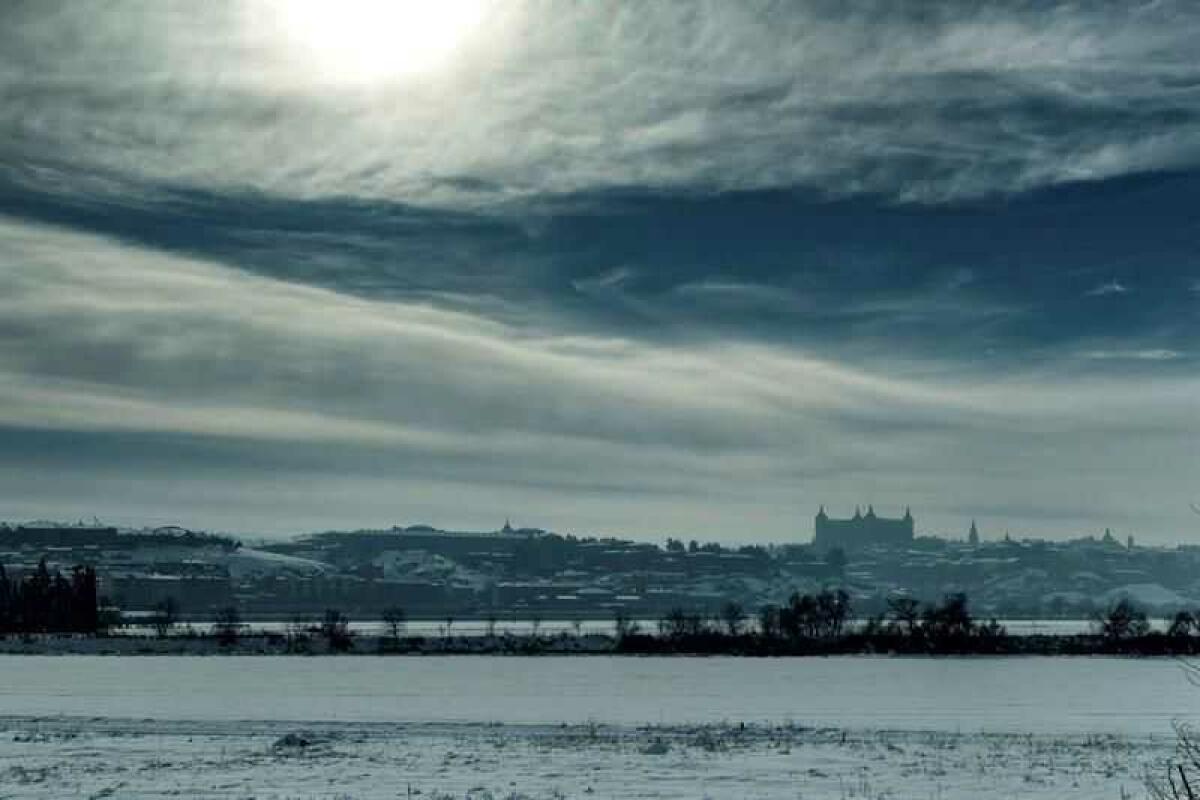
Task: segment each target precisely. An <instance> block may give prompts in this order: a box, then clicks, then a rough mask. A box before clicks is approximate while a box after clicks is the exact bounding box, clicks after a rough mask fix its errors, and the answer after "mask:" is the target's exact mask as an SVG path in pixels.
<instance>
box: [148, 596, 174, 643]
mask: <svg viewBox="0 0 1200 800" xmlns="http://www.w3.org/2000/svg"><path fill="white" fill-rule="evenodd" d="M178 621H179V601H178V600H176V599H175V598H174V597H165V598H163V599H162V600H160V601H159V603H158V605H156V606H155V607H154V614H153V615H152V616H151V617H150V624H151V625H153V626H154V632H155V633H157V634H158V637H159V638H160V639H161V638H163V637H165V636H166V635H167V633H168V632H170V630H171V628H173V627H175V623H176V622H178Z"/></svg>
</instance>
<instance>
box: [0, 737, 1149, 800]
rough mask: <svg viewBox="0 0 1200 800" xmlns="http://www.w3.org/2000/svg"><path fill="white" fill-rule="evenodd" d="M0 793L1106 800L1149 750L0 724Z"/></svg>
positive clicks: (1077, 743)
mask: <svg viewBox="0 0 1200 800" xmlns="http://www.w3.org/2000/svg"><path fill="white" fill-rule="evenodd" d="M0 739H2V740H3V746H2V747H0V796H5V797H31V798H33V797H37V798H59V797H139V798H140V797H256V798H263V799H266V798H343V797H355V798H357V797H362V798H396V797H418V798H425V799H426V800H432V799H433V798H448V797H454V798H473V799H474V800H482V798H517V797H520V798H704V797H712V798H780V799H781V800H782V799H783V798H787V800H797V798H838V799H840V798H1006V799H1009V798H1017V797H1031V798H1042V797H1044V798H1060V799H1061V798H1088V800H1095V799H1096V798H1105V797H1111V798H1114V799H1116V798H1121V797H1122V794H1121V793H1122V791H1124V792H1126V795H1127V796H1128V795H1132V796H1141V793H1142V789H1141V780H1142V776H1143V774H1144V772H1145V771H1146V769H1148V768H1152V767H1151V765H1152V763H1153V762H1155V761H1156V760H1161V759H1162V758H1163V757H1165V756H1166V755H1167V754H1168V752H1169V741H1168V740H1166V739H1163V738H1159V739H1147V740H1137V739H1130V738H1126V737H1120V736H1109V735H1106V736H1082V735H1073V736H1029V735H1017V734H953V733H936V732H894V731H852V730H840V729H829V728H825V729H806V728H801V727H796V726H758V725H750V726H747V727H745V728H742V727H740V726H720V725H710V726H670V727H642V728H630V727H623V726H620V727H619V726H604V725H573V726H511V725H480V724H469V723H458V724H441V725H439V724H430V723H425V724H420V723H414V724H402V723H398V724H388V723H369V724H366V723H312V724H308V725H289V724H283V723H279V722H270V723H264V722H258V723H255V722H212V721H209V722H200V721H173V722H162V721H144V720H115V719H78V718H55V719H47V718H7V719H3V720H0Z"/></svg>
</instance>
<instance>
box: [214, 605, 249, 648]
mask: <svg viewBox="0 0 1200 800" xmlns="http://www.w3.org/2000/svg"><path fill="white" fill-rule="evenodd" d="M241 634H242V615H241V614H239V613H238V610H237V606H226V607H225V608H222V609H221V610H220V611H218V612H217V615H216V617H215V618H214V620H213V635H214V636H215V637H216V638H217V643H218V644H221V645H235V644H237V642H238V639H239V638H240V637H241Z"/></svg>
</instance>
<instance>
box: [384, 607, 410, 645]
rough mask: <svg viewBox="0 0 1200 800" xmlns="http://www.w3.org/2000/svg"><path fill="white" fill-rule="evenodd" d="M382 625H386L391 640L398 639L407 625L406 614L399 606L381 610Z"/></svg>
mask: <svg viewBox="0 0 1200 800" xmlns="http://www.w3.org/2000/svg"><path fill="white" fill-rule="evenodd" d="M383 624H385V625H387V628H388V632H389V633H390V634H391V636H392V638H393V639H399V638H400V634H401V632H402V631H403V630H404V626H405V625H407V624H408V613H407V612H405V610H404V609H403V608H401V607H400V606H388V607H387V608H385V609H384V610H383Z"/></svg>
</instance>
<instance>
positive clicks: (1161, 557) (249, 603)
mask: <svg viewBox="0 0 1200 800" xmlns="http://www.w3.org/2000/svg"><path fill="white" fill-rule="evenodd" d="M43 560H44V561H45V562H46V563H47V564H48V565H49V567H50V568H57V569H61V570H63V571H64V572H69V571H70V570H71V569H73V568H75V567H77V566H87V567H92V568H94V570H95V572H96V575H97V582H98V588H97V591H98V594H99V596H100V598H101V602H102V604H103V605H105V606H106V607H109V608H112V609H115V610H118V611H119V612H121V613H126V614H134V615H136V614H138V613H147V612H151V611H153V610H154V609H156V608H161V607H162V605H163V604H164V603H168V602H169V603H170V604H171V605H172V607H173V608H175V609H177V610H178V614H179V616H180V618H181V619H194V620H211V619H212V618H213V616H214V615H215V614H217V613H218V612H220V611H221V610H222V609H228V608H231V607H232V608H236V609H237V610H238V612H239V613H240V615H241V616H242V617H243V618H246V619H298V618H302V617H305V616H313V615H319V614H321V613H322V612H323V611H324V610H325V609H329V608H337V609H339V610H340V611H341V612H343V613H345V614H347V615H349V616H350V617H352V618H360V619H378V618H379V617H380V615H381V614H382V613H383V612H384V610H385V609H394V608H402V609H404V611H405V614H406V615H407V617H408V618H410V619H421V618H427V619H444V618H448V617H452V618H457V619H497V618H499V619H525V620H528V619H546V620H588V619H599V618H606V619H612V618H613V617H614V616H615V615H623V616H625V617H630V618H655V617H658V616H660V615H662V614H664V613H666V612H667V611H669V610H671V609H688V610H689V611H692V612H695V613H703V614H716V613H717V612H718V610H719V609H720V608H721V606H722V605H723V604H725V603H728V602H735V603H738V604H740V605H741V606H742V607H744V608H746V609H756V608H759V607H761V606H763V605H766V604H770V603H776V604H778V603H782V602H784V601H785V600H786V598H788V597H789V596H790V595H792V594H793V593H795V592H815V591H820V590H822V589H827V588H831V587H836V588H839V589H844V590H845V591H846V592H847V594H848V595H849V597H850V598H851V601H852V603H853V609H854V612H855V614H858V615H867V614H872V613H879V612H881V611H882V610H884V609H885V608H886V606H887V602H888V600H889V599H892V598H895V597H897V596H907V597H911V598H913V599H916V600H921V601H933V600H936V599H938V598H941V597H944V596H946V595H947V594H950V593H954V592H962V593H965V594H967V595H968V596H969V597H970V598H971V603H972V607H973V608H974V609H975V610H976V611H977V613H979V614H986V615H992V616H998V617H1004V618H1076V619H1078V618H1083V617H1089V616H1090V615H1092V614H1093V613H1095V612H1096V611H1097V610H1099V609H1102V608H1105V607H1107V606H1108V605H1109V604H1111V603H1112V602H1114V601H1115V600H1117V599H1120V598H1129V599H1131V600H1133V601H1134V602H1135V603H1137V604H1138V605H1139V606H1140V607H1142V608H1145V609H1147V610H1149V611H1151V612H1152V613H1159V614H1163V615H1166V614H1169V613H1172V612H1174V611H1176V610H1179V609H1192V608H1195V607H1196V606H1197V605H1200V604H1198V603H1197V601H1196V598H1197V597H1200V577H1198V576H1200V547H1195V546H1189V545H1180V546H1176V547H1148V546H1142V545H1139V544H1137V543H1136V542H1134V541H1133V539H1132V538H1131V537H1126V538H1125V539H1119V538H1118V537H1117V536H1114V535H1113V533H1112V532H1111V531H1099V532H1097V534H1095V535H1092V536H1086V537H1082V538H1076V539H1073V540H1069V541H1045V540H1032V539H1016V538H1013V537H1010V536H1008V535H1003V537H1002V538H985V537H982V536H981V535H980V531H979V529H978V526H977V525H976V524H975V523H974V522H973V521H968V524H967V525H966V526H965V529H964V531H963V533H962V536H961V538H958V539H952V538H944V537H936V536H926V535H919V534H918V533H917V523H916V520H915V518H914V516H913V514H912V511H911V510H909V509H905V510H904V513H903V514H902V515H900V516H896V517H892V518H888V517H885V516H883V515H880V514H877V513H876V510H875V509H874V507H871V506H867V507H866V508H865V510H864V509H863V508H859V509H855V510H854V512H853V514H848V515H846V516H845V517H844V518H840V519H839V518H835V517H833V516H831V515H830V514H828V513H827V511H826V509H825V508H824V507H821V508H820V509H819V510H818V512H817V514H816V516H815V518H814V520H813V538H812V540H811V541H810V542H805V543H782V544H774V545H769V546H768V545H742V546H736V547H730V546H723V545H719V544H715V543H701V542H697V541H695V540H692V541H684V540H682V539H675V538H669V539H667V540H666V541H665V542H664V543H663V544H662V545H659V544H651V543H646V542H635V541H628V540H624V539H618V538H609V537H593V536H575V535H560V534H557V533H554V532H551V531H546V530H542V529H539V528H530V527H517V526H514V525H512V524H511V523H510V522H509V521H505V522H504V524H503V525H502V526H500V527H499V528H497V529H496V530H493V531H450V530H440V529H437V528H433V527H430V526H427V525H410V526H407V527H399V526H397V527H393V528H388V529H381V530H356V531H329V532H323V533H313V534H307V535H301V536H297V537H295V538H291V539H287V540H282V541H273V542H257V543H253V544H248V543H244V542H243V541H241V540H239V539H237V538H234V537H231V536H227V535H215V534H208V533H202V532H196V531H191V530H188V529H185V528H181V527H165V528H156V529H144V530H134V529H124V528H118V527H113V526H107V525H103V524H98V523H92V524H84V523H76V524H59V523H49V522H31V523H24V524H11V523H6V524H0V564H2V565H3V567H4V569H5V570H6V571H7V573H8V574H9V575H10V576H17V577H19V576H20V575H22V574H29V573H31V572H32V571H34V570H36V569H37V568H38V565H39V562H41V561H43Z"/></svg>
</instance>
